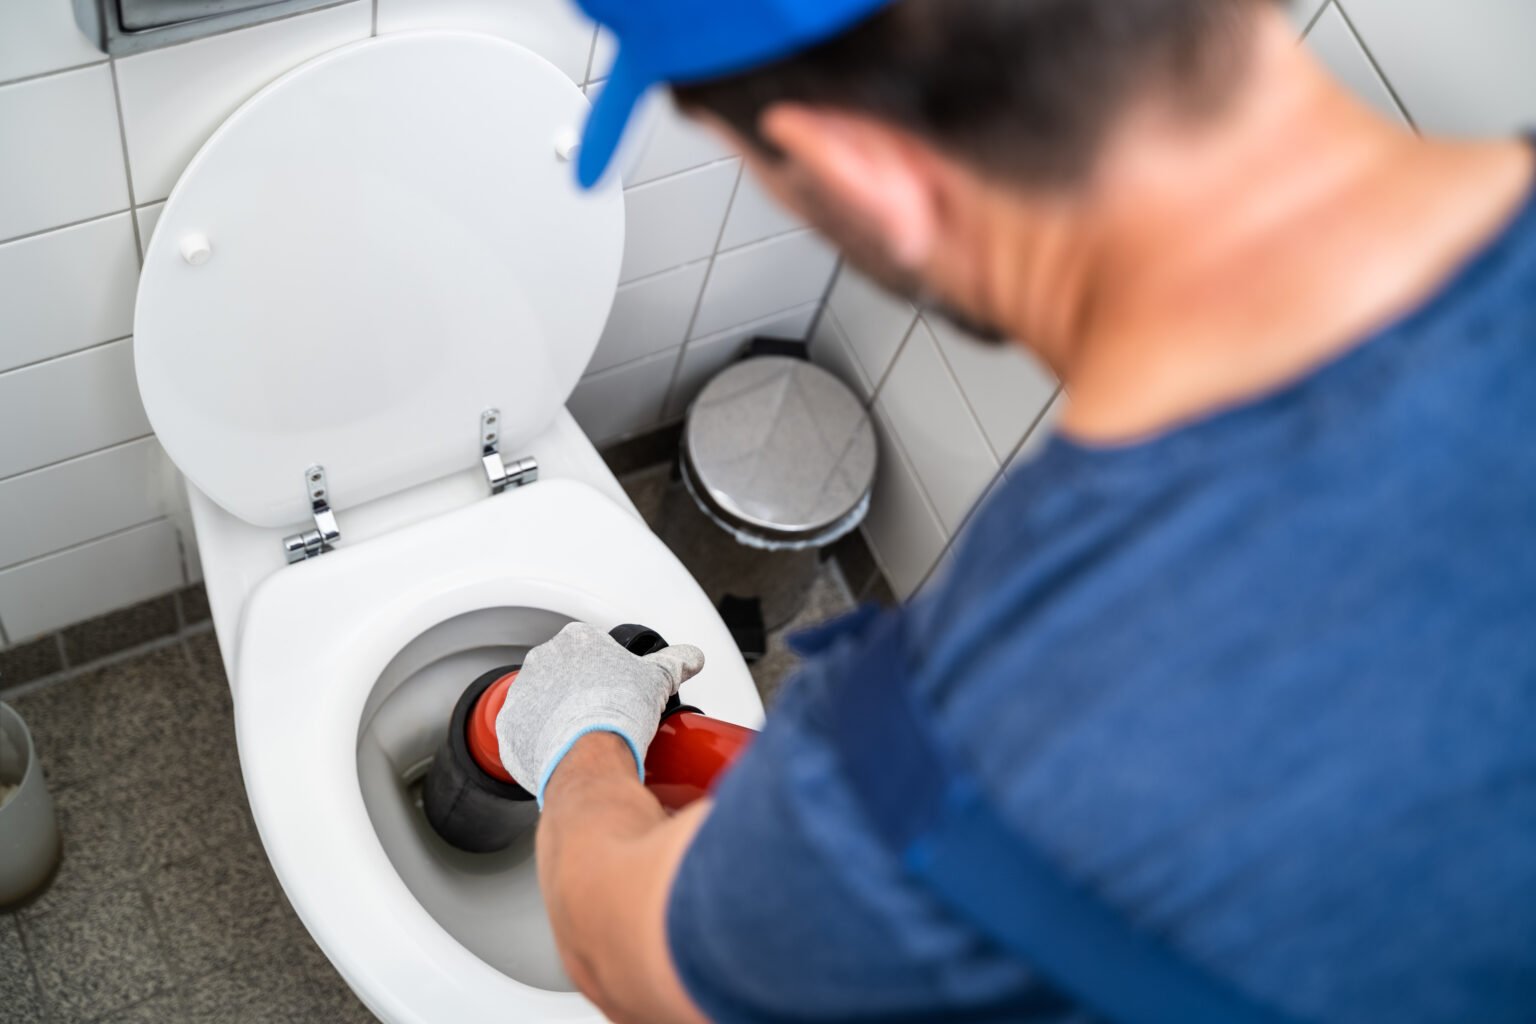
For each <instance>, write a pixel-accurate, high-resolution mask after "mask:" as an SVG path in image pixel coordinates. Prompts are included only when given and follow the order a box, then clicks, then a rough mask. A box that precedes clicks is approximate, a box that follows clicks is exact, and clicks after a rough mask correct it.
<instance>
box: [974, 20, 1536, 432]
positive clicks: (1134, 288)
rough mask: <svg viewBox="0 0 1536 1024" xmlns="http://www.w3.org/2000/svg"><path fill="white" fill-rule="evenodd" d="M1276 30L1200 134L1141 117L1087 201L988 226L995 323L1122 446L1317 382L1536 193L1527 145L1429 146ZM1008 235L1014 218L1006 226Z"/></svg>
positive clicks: (1092, 423)
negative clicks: (1311, 379) (1326, 366)
mask: <svg viewBox="0 0 1536 1024" xmlns="http://www.w3.org/2000/svg"><path fill="white" fill-rule="evenodd" d="M1289 34H1290V29H1289V27H1288V24H1287V23H1286V22H1285V21H1284V19H1282V18H1280V17H1279V16H1275V17H1274V18H1273V19H1267V20H1266V21H1265V23H1264V24H1263V26H1262V27H1261V29H1260V30H1259V33H1258V38H1257V40H1256V41H1255V44H1254V45H1255V53H1254V55H1253V60H1252V62H1251V64H1252V70H1251V71H1250V72H1249V75H1248V77H1247V79H1246V80H1245V82H1244V83H1243V85H1242V87H1241V88H1242V95H1241V97H1240V98H1238V99H1237V100H1235V101H1234V102H1232V103H1231V104H1230V105H1229V106H1228V107H1227V108H1226V109H1225V110H1223V111H1222V112H1221V113H1220V114H1218V115H1215V116H1214V117H1213V118H1210V119H1207V120H1203V121H1201V122H1200V123H1199V124H1198V125H1197V126H1195V127H1189V126H1187V125H1184V126H1180V125H1175V124H1171V123H1170V119H1169V118H1166V117H1165V118H1162V119H1160V120H1159V119H1156V118H1154V117H1153V116H1151V115H1148V116H1147V117H1145V118H1140V117H1138V118H1135V119H1133V120H1132V121H1131V122H1130V123H1128V124H1127V125H1126V126H1125V127H1124V128H1123V129H1122V130H1121V131H1120V132H1119V133H1118V134H1117V136H1116V139H1115V141H1114V142H1113V143H1112V144H1111V145H1110V147H1109V148H1108V149H1107V151H1106V154H1105V157H1104V159H1103V161H1102V163H1101V165H1100V170H1099V173H1098V174H1097V175H1096V178H1095V182H1094V185H1093V187H1092V188H1091V189H1090V190H1088V192H1087V194H1086V195H1085V196H1084V197H1079V198H1078V199H1076V200H1074V201H1072V202H1070V203H1068V202H1062V203H1059V204H1056V205H1054V206H1053V205H1051V204H1047V203H1031V204H1029V206H1030V208H1029V209H1027V210H1023V209H1021V210H1020V211H1019V214H1020V216H1022V217H1025V218H1027V219H1028V222H1029V223H1028V229H1027V231H1022V232H1021V234H1023V235H1027V237H1028V238H1029V242H1028V244H1026V245H1024V246H1019V247H1017V248H1016V249H1013V250H1012V251H1011V252H1010V250H1009V248H1008V246H1007V244H1006V241H1005V239H1006V236H1007V234H1008V232H1007V231H1006V228H1003V229H994V230H991V231H988V232H986V233H985V234H986V235H988V236H989V238H990V241H989V243H987V244H988V245H989V246H990V247H991V248H992V252H991V253H989V254H988V256H987V257H985V258H983V260H982V261H981V262H982V263H983V264H984V265H986V266H987V267H988V268H989V271H990V273H988V274H986V275H984V276H983V277H982V280H983V281H984V284H983V288H984V289H985V291H986V294H985V295H982V296H977V298H978V300H979V301H981V302H983V303H984V304H985V307H986V308H990V309H993V310H996V311H997V314H998V315H997V316H996V317H995V319H997V320H998V321H1000V322H1001V323H1002V324H1003V326H1005V327H1007V328H1009V329H1010V330H1011V332H1012V333H1013V334H1014V335H1015V336H1017V337H1021V338H1024V339H1026V343H1027V344H1029V345H1030V347H1031V348H1033V349H1034V350H1035V351H1036V353H1037V354H1038V355H1040V356H1041V358H1043V359H1044V360H1045V361H1046V362H1047V363H1049V364H1050V365H1051V366H1052V368H1053V369H1055V370H1056V372H1057V373H1058V374H1059V375H1060V376H1061V377H1062V379H1063V381H1064V383H1065V384H1066V386H1067V391H1068V394H1069V396H1070V398H1071V402H1070V405H1069V407H1068V412H1067V413H1066V416H1065V417H1064V419H1063V422H1062V428H1063V429H1064V430H1065V431H1066V432H1067V433H1069V434H1071V435H1072V436H1074V437H1077V438H1079V439H1081V440H1083V441H1086V442H1090V443H1099V444H1117V443H1125V442H1129V441H1134V440H1137V439H1139V438H1144V437H1147V436H1150V435H1154V434H1157V433H1160V432H1163V431H1165V430H1167V429H1170V428H1172V427H1175V426H1177V425H1179V424H1181V423H1185V422H1189V421H1191V420H1194V419H1198V418H1200V417H1202V416H1204V415H1207V414H1209V413H1211V412H1213V411H1216V410H1218V409H1220V408H1223V407H1227V406H1230V405H1234V404H1238V403H1241V402H1242V401H1244V400H1247V399H1250V398H1252V397H1255V396H1257V395H1260V394H1263V393H1265V392H1267V391H1270V390H1273V389H1274V388H1276V387H1279V386H1281V385H1283V384H1284V383H1286V382H1288V381H1290V380H1293V379H1296V378H1298V377H1300V376H1303V375H1304V374H1305V373H1306V372H1308V371H1309V370H1311V369H1313V368H1315V367H1317V366H1319V365H1321V364H1322V363H1324V362H1327V361H1328V360H1329V359H1330V358H1333V357H1335V356H1337V355H1338V354H1340V353H1341V352H1343V351H1344V350H1346V349H1348V348H1349V347H1351V346H1352V345H1354V344H1357V343H1358V342H1359V341H1360V340H1362V339H1364V338H1365V337H1366V336H1367V335H1368V334H1369V333H1370V332H1371V331H1372V330H1373V329H1374V328H1377V327H1379V326H1382V325H1384V324H1385V323H1387V322H1388V321H1390V320H1391V319H1392V318H1394V317H1395V316H1397V315H1399V314H1401V313H1403V312H1405V311H1407V310H1408V309H1411V308H1412V307H1413V306H1414V305H1415V304H1417V303H1418V302H1421V301H1422V300H1423V299H1424V298H1425V297H1426V296H1427V295H1428V294H1430V293H1431V292H1433V291H1434V289H1435V288H1436V287H1437V286H1438V285H1439V284H1440V283H1441V282H1442V281H1443V280H1444V279H1445V278H1446V277H1447V276H1448V275H1449V274H1450V273H1451V272H1452V271H1453V270H1454V269H1455V267H1456V266H1457V265H1458V264H1459V263H1460V262H1461V261H1462V260H1464V259H1466V258H1467V257H1468V256H1469V255H1470V254H1471V253H1472V252H1474V251H1475V250H1476V249H1477V248H1478V247H1479V246H1480V245H1481V244H1483V243H1484V242H1485V241H1486V240H1487V239H1488V238H1489V237H1490V236H1491V235H1493V234H1494V233H1495V232H1496V231H1497V230H1498V228H1499V227H1500V225H1501V224H1502V223H1503V222H1504V221H1505V220H1506V219H1507V218H1508V217H1509V216H1510V213H1511V211H1512V210H1513V209H1514V208H1515V207H1516V206H1517V205H1518V204H1519V202H1520V201H1521V199H1522V197H1523V196H1524V195H1525V194H1526V192H1527V191H1528V189H1529V188H1530V181H1531V177H1532V158H1531V154H1530V153H1529V152H1528V151H1526V149H1525V147H1522V146H1519V145H1518V144H1515V143H1501V144H1485V145H1455V144H1447V143H1438V142H1426V141H1422V140H1420V139H1418V138H1417V137H1415V136H1414V135H1413V134H1412V133H1410V132H1408V131H1407V130H1406V129H1402V128H1400V127H1399V126H1397V125H1395V124H1393V123H1391V122H1389V121H1387V120H1385V119H1383V118H1381V117H1379V116H1377V115H1376V114H1374V113H1373V112H1371V111H1369V110H1368V109H1366V108H1365V107H1363V106H1362V105H1360V104H1359V103H1358V102H1357V101H1355V100H1354V99H1353V98H1352V97H1350V96H1349V95H1348V94H1347V93H1345V92H1344V91H1343V90H1342V89H1341V88H1340V87H1339V86H1337V85H1336V84H1335V83H1334V82H1333V81H1332V80H1331V79H1330V78H1329V77H1328V76H1327V75H1326V74H1324V73H1323V72H1322V70H1321V69H1320V68H1319V67H1318V66H1317V65H1316V64H1315V63H1314V62H1313V60H1312V59H1311V58H1310V56H1309V55H1307V54H1306V52H1305V51H1304V50H1302V49H1300V48H1299V47H1297V46H1296V45H1295V44H1294V42H1292V41H1291V39H1290V38H1289ZM997 222H998V223H999V224H1004V225H1006V223H1007V217H1006V215H1004V216H1001V217H999V218H997Z"/></svg>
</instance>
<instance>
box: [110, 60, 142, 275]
mask: <svg viewBox="0 0 1536 1024" xmlns="http://www.w3.org/2000/svg"><path fill="white" fill-rule="evenodd" d="M107 68H108V69H109V70H110V71H111V72H112V108H113V109H114V110H115V111H116V112H117V141H118V145H119V146H121V147H122V151H123V181H124V182H125V183H126V184H127V186H128V209H129V210H130V211H132V212H130V213H129V214H128V220H129V222H130V223H131V224H132V226H133V248H134V250H135V251H136V252H137V254H138V257H139V269H140V271H142V270H143V269H144V239H142V238H140V237H139V215H138V213H137V212H136V211H134V207H135V206H137V205H138V204H137V203H135V202H134V198H133V167H132V165H131V164H130V163H129V161H128V124H127V122H126V121H125V120H124V119H123V92H122V89H121V87H119V85H118V84H117V58H116V57H113V58H112V59H110V60H108V61H107Z"/></svg>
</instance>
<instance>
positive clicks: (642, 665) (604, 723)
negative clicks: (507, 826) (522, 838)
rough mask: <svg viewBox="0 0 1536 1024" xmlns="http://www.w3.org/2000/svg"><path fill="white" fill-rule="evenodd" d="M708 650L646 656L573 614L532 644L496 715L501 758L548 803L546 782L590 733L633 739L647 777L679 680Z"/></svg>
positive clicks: (638, 763) (520, 782) (632, 745)
mask: <svg viewBox="0 0 1536 1024" xmlns="http://www.w3.org/2000/svg"><path fill="white" fill-rule="evenodd" d="M703 667H704V652H703V651H701V650H699V649H698V648H697V647H691V646H689V645H687V644H682V645H679V646H675V647H668V648H666V649H665V650H661V651H657V652H656V653H655V654H649V655H646V656H645V657H643V658H641V657H638V656H636V655H633V654H630V653H629V652H628V651H626V650H625V649H624V648H623V647H622V646H620V645H619V642H618V641H617V640H615V639H614V638H613V637H611V636H609V635H608V634H607V633H604V632H603V631H602V630H600V629H598V628H597V627H596V626H589V625H587V624H586V623H584V622H573V623H571V624H570V625H569V626H566V627H565V628H564V629H562V630H561V631H560V632H559V633H558V634H556V636H555V638H554V639H553V640H551V641H549V643H546V644H541V645H540V646H538V647H535V648H534V649H533V650H531V651H529V652H528V657H527V659H526V660H525V661H524V662H523V668H522V671H520V672H519V673H518V674H517V679H516V680H515V681H514V682H513V683H512V686H511V688H510V689H509V690H508V691H507V703H506V704H505V706H503V707H502V709H501V714H499V715H498V716H496V739H497V742H498V745H499V747H500V752H501V763H502V764H503V765H505V766H506V769H507V771H509V772H511V773H512V777H513V778H514V779H516V780H517V784H518V785H520V786H522V787H523V788H524V789H526V790H527V791H528V792H530V793H532V794H533V795H534V796H535V797H537V798H538V801H539V806H540V807H541V808H542V807H543V806H544V787H545V786H547V785H548V784H549V777H550V776H551V775H553V774H554V772H555V767H556V766H557V765H559V763H560V761H561V759H562V758H564V757H565V755H566V754H568V753H570V751H571V747H572V746H574V745H575V743H576V741H577V740H579V739H581V737H583V736H585V735H586V734H587V733H591V732H611V733H614V734H615V735H617V736H619V737H620V738H621V739H623V740H624V742H625V743H627V744H629V749H630V752H631V753H633V754H634V755H635V767H636V768H637V769H638V770H639V772H640V778H641V780H642V781H643V780H644V779H645V752H646V750H647V749H649V748H650V745H651V741H652V740H653V739H655V738H656V730H657V728H658V726H659V725H660V724H661V713H662V711H664V710H665V709H666V706H667V701H668V700H670V699H671V698H672V695H673V694H675V693H677V690H678V687H680V686H682V685H683V684H684V683H686V682H687V681H688V680H690V679H692V678H693V677H694V676H696V675H698V674H699V670H700V669H702V668H703Z"/></svg>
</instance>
